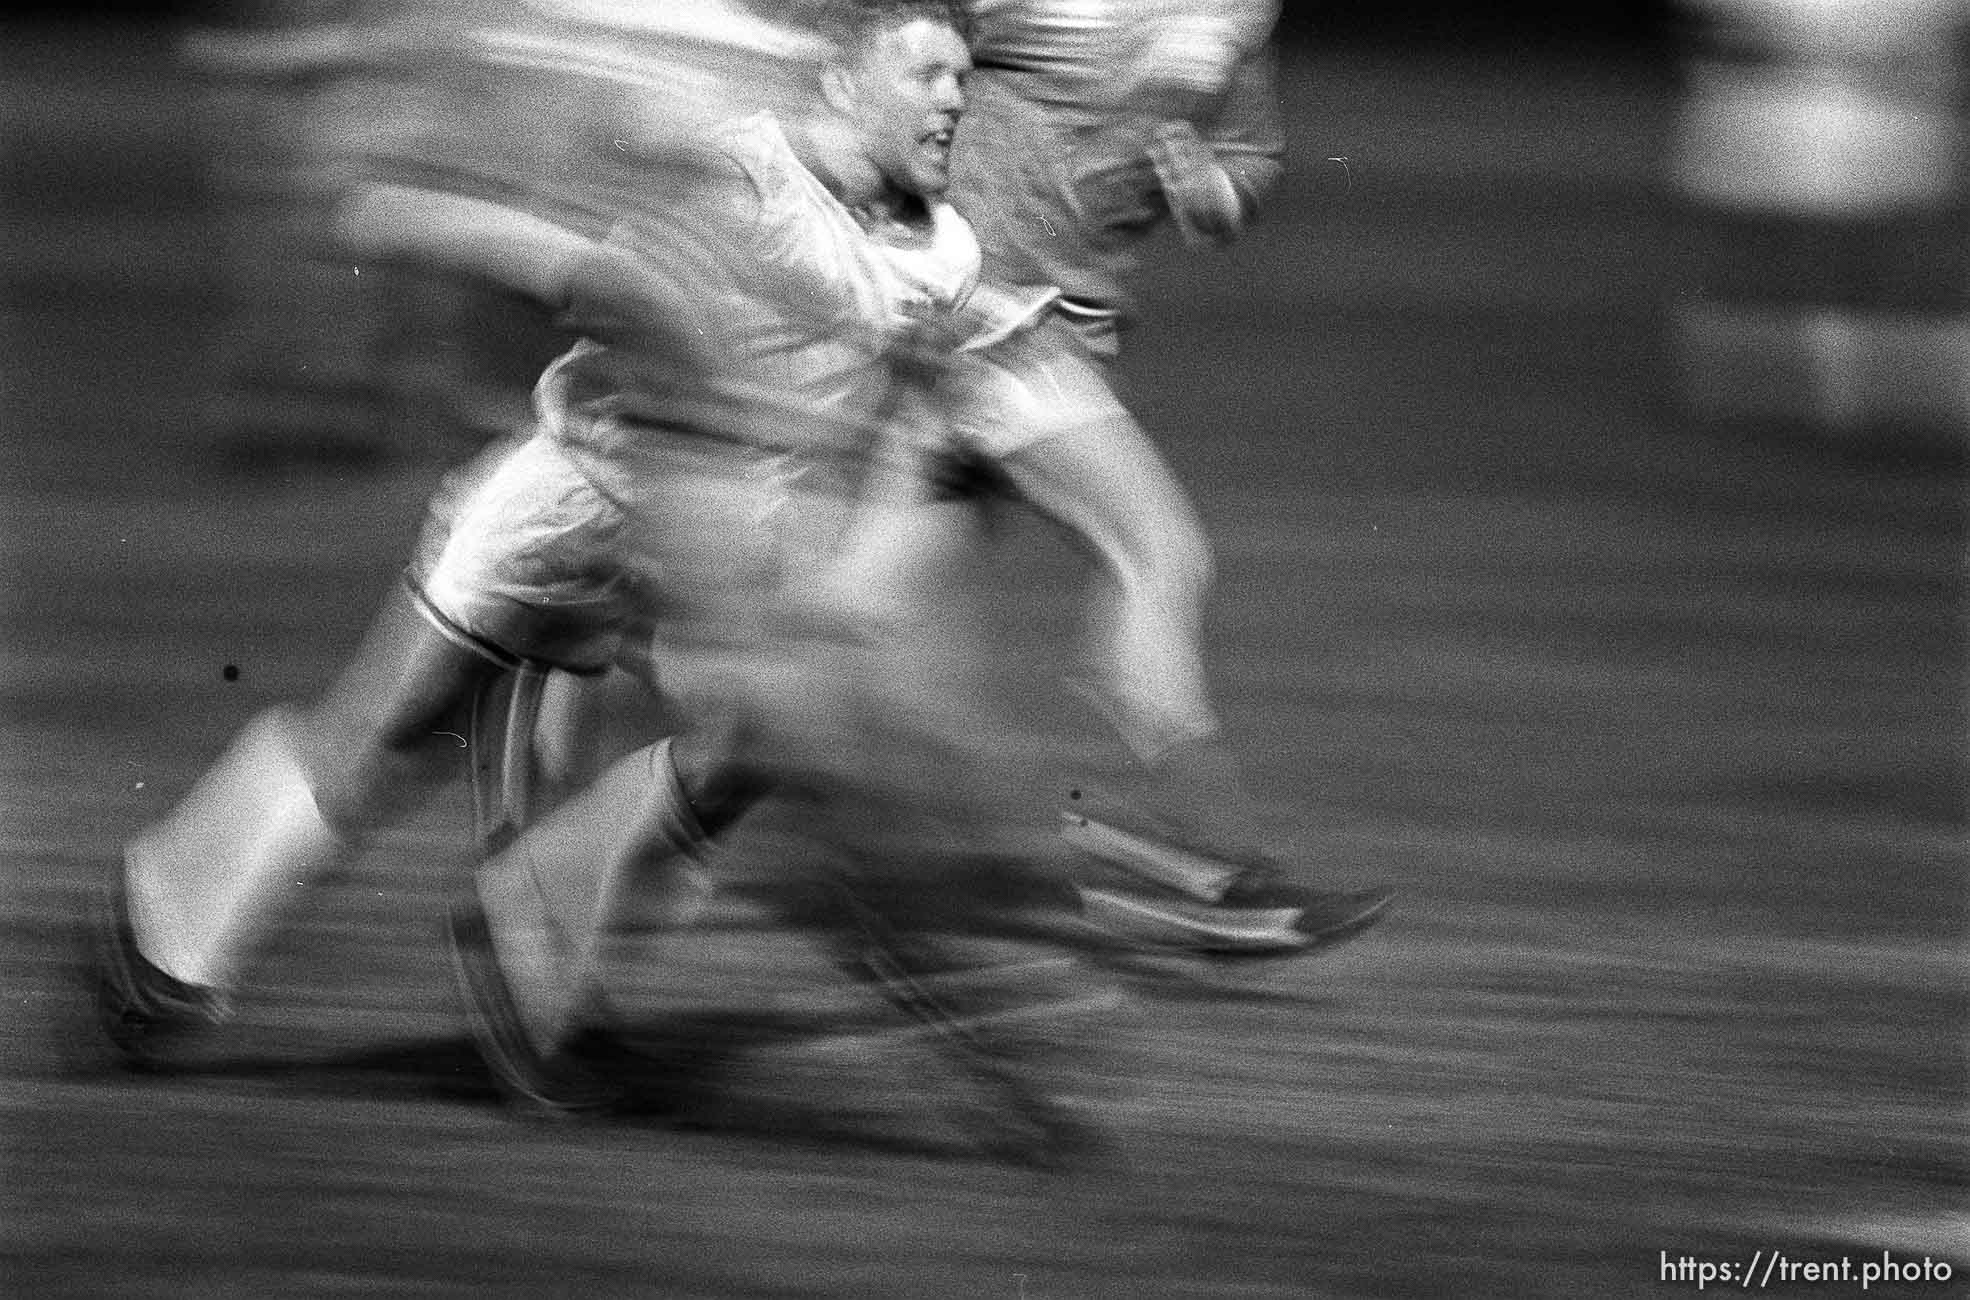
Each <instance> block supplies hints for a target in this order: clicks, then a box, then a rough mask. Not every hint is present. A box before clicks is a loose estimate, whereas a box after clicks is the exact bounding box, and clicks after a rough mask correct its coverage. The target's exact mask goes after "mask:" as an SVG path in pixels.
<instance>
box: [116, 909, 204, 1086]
mask: <svg viewBox="0 0 1970 1300" xmlns="http://www.w3.org/2000/svg"><path fill="white" fill-rule="evenodd" d="M93 912H94V915H93V916H92V918H91V921H90V930H91V937H92V941H93V949H94V951H93V953H92V962H91V965H92V971H91V976H92V979H91V983H92V985H93V990H92V991H93V993H94V998H95V1009H96V1023H97V1024H98V1025H99V1026H100V1027H101V1029H102V1031H103V1035H104V1037H106V1038H107V1039H108V1040H109V1043H110V1045H111V1046H112V1047H113V1048H115V1049H116V1053H117V1056H118V1057H119V1058H120V1059H121V1060H122V1062H123V1064H124V1066H125V1067H127V1068H129V1069H132V1070H158V1069H162V1068H164V1067H165V1066H166V1065H167V1064H168V1062H169V1056H170V1052H171V1049H172V1048H173V1047H174V1046H176V1045H177V1044H179V1043H181V1042H183V1041H184V1039H185V1038H186V1037H188V1036H190V1035H191V1034H194V1033H196V1032H197V1031H199V1030H201V1029H207V1028H210V1027H211V1026H213V1025H217V1024H219V1023H221V1022H222V1021H224V1020H225V1019H226V1016H227V1013H228V1008H227V1005H226V1001H225V998H224V997H223V996H222V995H221V994H220V993H219V992H218V991H217V990H216V989H209V988H203V987H201V986H199V985H196V984H187V983H186V982H185V981H183V980H181V979H178V978H177V977H176V976H174V975H172V974H170V973H169V972H167V971H164V970H161V969H159V968H158V967H157V966H156V965H154V964H153V963H152V962H151V961H150V959H149V958H147V957H145V956H144V954H143V952H142V951H141V950H140V949H139V948H138V947H137V935H136V931H135V930H134V929H133V928H132V926H131V923H130V909H129V903H128V900H127V899H126V898H125V896H124V894H123V891H122V890H121V889H120V888H117V887H114V886H112V887H110V888H107V889H104V890H103V891H101V893H99V894H98V895H97V898H96V901H95V903H94V905H93Z"/></svg>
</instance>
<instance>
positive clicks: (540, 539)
mask: <svg viewBox="0 0 1970 1300" xmlns="http://www.w3.org/2000/svg"><path fill="white" fill-rule="evenodd" d="M628 532H629V526H628V520H627V518H626V515H625V512H624V511H623V510H622V508H621V507H620V506H619V505H618V504H617V503H616V502H614V501H612V500H610V499H609V498H608V497H606V496H604V495H603V494H602V493H601V492H599V491H598V490H597V489H596V488H595V487H594V485H593V484H592V483H591V482H590V481H589V480H588V479H587V478H586V477H585V476H584V475H583V474H582V473H581V472H580V471H579V469H578V468H577V467H576V466H575V465H574V464H573V462H572V461H571V460H569V458H568V457H567V456H566V455H565V454H563V453H562V452H561V451H560V449H559V448H557V447H556V446H555V445H554V444H553V443H552V442H551V441H549V440H548V439H545V438H540V437H536V438H534V439H531V440H529V441H528V442H525V443H523V444H521V445H520V446H519V447H517V448H516V449H513V450H511V451H510V452H507V453H504V454H503V455H502V456H501V457H500V459H499V460H498V461H497V463H496V465H495V466H494V467H493V468H492V470H491V472H490V473H489V474H486V475H484V476H483V477H481V478H479V479H478V480H477V481H476V482H475V483H474V484H473V486H471V487H470V488H469V489H468V490H467V491H465V492H463V493H461V494H460V496H459V498H458V499H457V501H456V502H454V503H453V504H452V505H451V507H450V508H449V509H448V510H447V511H446V512H445V513H444V514H443V515H442V516H441V517H437V518H434V522H433V526H432V528H431V529H430V531H429V534H428V535H427V539H426V541H425V544H424V545H423V547H422V548H421V550H420V554H419V556H418V559H417V561H416V562H415V563H414V564H413V566H412V570H411V582H412V585H413V586H414V588H415V589H416V591H417V592H418V593H419V595H420V596H421V598H422V600H423V603H424V605H425V607H426V608H425V612H426V613H427V615H428V616H429V617H430V618H431V620H432V621H433V622H434V623H435V624H437V625H438V626H439V627H440V628H441V629H442V630H444V631H446V632H448V633H450V634H453V635H455V636H456V637H457V638H458V639H460V640H462V641H463V642H465V643H466V644H469V645H472V646H476V647H477V648H479V649H480V650H481V651H482V652H483V653H485V654H486V655H487V656H488V657H490V658H492V659H494V660H496V661H504V662H508V663H514V662H519V661H527V662H534V663H545V664H550V665H553V666H556V667H562V668H568V669H572V670H574V671H578V672H591V671H596V670H599V669H601V668H603V667H606V666H607V665H608V664H609V663H610V662H611V661H612V660H613V659H614V657H615V655H616V652H617V650H618V649H619V648H620V645H621V643H622V639H623V632H624V627H625V624H626V622H627V621H628V620H629V619H630V618H631V617H632V615H633V613H634V611H635V610H636V609H637V608H638V607H639V605H640V601H641V593H640V592H639V590H638V579H637V576H636V574H635V571H634V566H633V564H632V563H631V556H630V554H629V545H628V542H627V535H628Z"/></svg>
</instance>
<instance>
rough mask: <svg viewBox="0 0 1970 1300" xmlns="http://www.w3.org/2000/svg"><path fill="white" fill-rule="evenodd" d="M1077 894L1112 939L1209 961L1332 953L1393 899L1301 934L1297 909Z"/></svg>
mask: <svg viewBox="0 0 1970 1300" xmlns="http://www.w3.org/2000/svg"><path fill="white" fill-rule="evenodd" d="M1080 894H1081V907H1082V911H1083V913H1084V914H1085V915H1086V916H1087V918H1088V920H1089V922H1090V923H1091V924H1094V925H1096V926H1098V927H1100V928H1101V929H1103V930H1105V931H1107V932H1109V933H1111V934H1114V935H1117V936H1119V937H1121V938H1124V939H1127V940H1130V941H1132V942H1136V943H1140V944H1143V945H1145V946H1148V947H1153V948H1160V949H1165V950H1168V951H1174V952H1188V953H1196V954H1200V955H1203V956H1209V957H1294V956H1300V955H1303V954H1306V953H1309V952H1314V951H1316V950H1319V949H1324V948H1332V947H1335V946H1336V945H1338V944H1342V943H1345V942H1347V941H1348V940H1350V939H1353V938H1356V937H1358V936H1360V935H1361V934H1363V933H1365V932H1366V931H1368V930H1369V929H1371V928H1372V927H1373V926H1374V925H1375V924H1376V922H1378V921H1380V920H1381V919H1382V916H1383V914H1384V913H1386V912H1387V911H1388V908H1389V904H1390V903H1391V902H1393V901H1394V898H1395V895H1394V894H1393V893H1388V892H1381V893H1377V894H1373V895H1370V896H1368V897H1367V898H1366V899H1364V901H1363V904H1362V906H1361V907H1360V908H1359V909H1358V910H1356V911H1353V912H1350V913H1348V914H1346V915H1345V916H1340V917H1335V918H1332V919H1330V920H1327V921H1326V922H1324V923H1323V924H1322V925H1321V926H1320V927H1319V928H1318V929H1314V930H1305V929H1302V928H1300V922H1301V919H1302V917H1303V916H1304V912H1303V911H1302V910H1301V909H1300V908H1297V907H1259V908H1226V907H1212V908H1208V909H1204V908H1196V907H1193V906H1191V905H1189V904H1185V903H1182V902H1179V901H1172V902H1168V903H1164V902H1159V901H1154V900H1149V899H1143V898H1138V897H1134V896H1132V895H1129V894H1124V893H1120V892H1117V891H1115V890H1108V889H1099V888H1093V887H1084V888H1082V889H1081V891H1080Z"/></svg>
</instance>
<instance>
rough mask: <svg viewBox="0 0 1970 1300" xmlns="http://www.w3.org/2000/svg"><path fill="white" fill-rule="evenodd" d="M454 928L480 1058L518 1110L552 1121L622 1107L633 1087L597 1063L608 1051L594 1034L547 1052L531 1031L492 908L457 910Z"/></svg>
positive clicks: (455, 958) (468, 904) (461, 985)
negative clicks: (594, 1041) (500, 948)
mask: <svg viewBox="0 0 1970 1300" xmlns="http://www.w3.org/2000/svg"><path fill="white" fill-rule="evenodd" d="M447 930H448V932H449V934H450V938H451V957H452V971H453V973H454V974H455V975H456V976H457V978H458V991H459V996H460V999H461V1001H462V1002H463V1003H464V1007H465V1017H466V1020H467V1022H468V1023H469V1024H470V1025H471V1028H472V1038H473V1041H474V1042H475V1043H476V1044H477V1046H478V1049H479V1058H480V1059H481V1060H482V1061H484V1062H485V1064H486V1068H487V1069H488V1070H489V1071H491V1073H492V1076H493V1082H494V1083H496V1084H497V1085H498V1086H499V1090H500V1093H501V1095H502V1096H504V1097H505V1098H506V1100H507V1102H508V1103H509V1104H510V1105H511V1106H512V1107H513V1108H514V1109H515V1110H516V1111H518V1112H520V1113H521V1114H524V1115H528V1116H533V1117H537V1118H544V1119H574V1118H580V1117H583V1116H589V1115H601V1114H607V1113H609V1112H611V1111H615V1110H619V1109H622V1108H623V1107H624V1106H625V1105H626V1104H627V1101H628V1088H627V1086H626V1085H625V1084H624V1083H623V1082H622V1081H621V1080H618V1079H612V1078H610V1077H609V1076H608V1074H607V1072H606V1071H605V1069H603V1068H601V1067H600V1066H598V1064H596V1062H598V1061H600V1060H603V1059H605V1056H606V1054H604V1053H600V1052H597V1051H595V1050H593V1048H592V1045H591V1044H589V1042H588V1041H587V1039H586V1037H584V1038H583V1040H582V1046H581V1047H580V1048H579V1049H576V1048H571V1047H570V1046H568V1045H565V1044H564V1045H557V1046H556V1047H555V1048H554V1049H552V1050H547V1051H543V1050H542V1049H541V1048H539V1047H537V1046H535V1044H534V1042H533V1040H532V1039H531V1038H530V1037H529V1035H528V1034H527V1031H526V1028H525V1022H524V1021H523V1020H522V1019H521V1016H520V1009H519V1006H518V1004H517V1003H516V1002H515V1001H514V998H513V990H512V987H511V986H510V985H508V983H507V982H506V974H505V972H504V971H502V970H501V969H500V966H499V957H498V954H497V953H496V952H495V951H494V950H493V943H492V931H491V928H490V927H489V926H488V924H487V921H486V914H485V910H484V909H483V908H481V907H480V906H479V904H478V902H477V901H476V900H469V901H464V902H459V903H455V904H453V905H452V909H451V914H450V917H449V924H448V925H447Z"/></svg>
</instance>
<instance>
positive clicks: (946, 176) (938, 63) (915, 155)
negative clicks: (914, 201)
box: [849, 18, 971, 198]
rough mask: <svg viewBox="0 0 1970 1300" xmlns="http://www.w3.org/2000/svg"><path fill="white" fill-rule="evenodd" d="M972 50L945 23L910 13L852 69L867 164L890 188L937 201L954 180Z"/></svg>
mask: <svg viewBox="0 0 1970 1300" xmlns="http://www.w3.org/2000/svg"><path fill="white" fill-rule="evenodd" d="M970 71H971V53H970V51H968V50H967V49H966V48H965V44H964V40H963V38H962V37H960V36H959V35H958V33H957V31H956V30H955V29H953V28H952V27H951V26H950V25H949V24H947V23H941V22H938V21H936V20H935V19H931V18H913V19H911V20H910V21H909V22H907V23H904V24H902V25H900V26H897V27H892V28H888V29H885V30H883V31H882V32H880V33H878V34H877V35H875V36H873V37H872V38H871V39H870V40H869V42H868V43H867V45H866V46H865V47H864V48H863V49H862V50H861V52H860V54H859V57H857V58H856V59H855V60H854V61H853V63H852V65H851V67H850V69H849V83H850V85H851V87H852V96H853V108H852V110H851V112H852V114H853V116H854V119H855V122H856V125H857V126H858V127H859V129H860V131H861V135H862V141H863V147H864V148H865V149H866V150H867V151H868V155H869V161H870V162H872V163H874V164H875V167H876V170H877V171H879V172H881V173H882V174H883V176H884V178H885V179H887V180H888V181H889V182H890V183H891V184H892V185H895V186H897V187H898V188H900V189H902V190H905V191H907V192H909V193H911V194H919V195H923V196H924V197H926V198H932V197H935V196H937V195H939V194H942V193H943V192H944V189H945V187H946V186H947V185H949V184H950V179H951V133H952V132H953V131H954V130H955V129H956V128H957V125H958V118H959V116H961V115H962V114H963V112H964V78H965V74H966V73H968V72H970Z"/></svg>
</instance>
